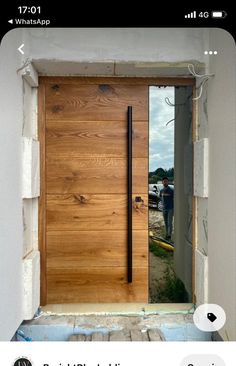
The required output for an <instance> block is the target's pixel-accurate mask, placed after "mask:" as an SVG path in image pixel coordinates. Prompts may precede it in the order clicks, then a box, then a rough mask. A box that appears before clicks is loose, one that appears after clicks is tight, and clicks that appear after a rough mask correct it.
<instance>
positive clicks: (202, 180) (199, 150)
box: [194, 138, 208, 198]
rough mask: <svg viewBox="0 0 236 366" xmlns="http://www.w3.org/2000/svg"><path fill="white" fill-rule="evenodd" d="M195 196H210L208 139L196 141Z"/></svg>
mask: <svg viewBox="0 0 236 366" xmlns="http://www.w3.org/2000/svg"><path fill="white" fill-rule="evenodd" d="M194 196H197V197H203V198H204V197H205V198H206V197H208V139H207V138H204V139H201V140H199V141H196V142H194Z"/></svg>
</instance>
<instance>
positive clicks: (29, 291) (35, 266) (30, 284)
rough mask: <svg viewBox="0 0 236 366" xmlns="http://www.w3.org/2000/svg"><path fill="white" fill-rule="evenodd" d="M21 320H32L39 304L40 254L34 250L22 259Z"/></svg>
mask: <svg viewBox="0 0 236 366" xmlns="http://www.w3.org/2000/svg"><path fill="white" fill-rule="evenodd" d="M23 286H24V287H23V289H24V290H23V319H24V320H29V319H32V318H33V316H34V314H35V313H36V311H37V309H38V307H39V304H40V254H39V251H37V250H34V251H33V252H31V253H30V254H29V255H28V256H27V257H26V258H24V259H23Z"/></svg>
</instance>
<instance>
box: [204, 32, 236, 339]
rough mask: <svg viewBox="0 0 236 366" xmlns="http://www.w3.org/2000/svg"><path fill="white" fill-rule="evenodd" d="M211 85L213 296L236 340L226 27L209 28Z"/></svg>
mask: <svg viewBox="0 0 236 366" xmlns="http://www.w3.org/2000/svg"><path fill="white" fill-rule="evenodd" d="M210 49H212V50H218V55H217V57H210V61H209V67H210V72H213V73H215V77H214V79H213V80H211V81H209V86H208V100H207V105H208V119H209V120H208V124H209V198H208V256H209V302H212V303H217V304H219V305H221V306H222V307H223V308H224V309H225V311H226V315H227V318H228V320H227V323H226V326H225V328H224V329H223V330H222V331H221V332H220V333H221V335H222V336H223V338H224V339H226V340H227V339H230V340H236V224H235V223H236V109H235V108H236V107H235V96H236V70H235V68H236V62H235V61H236V48H235V43H234V41H233V38H232V37H231V36H230V35H229V34H228V33H226V32H225V31H224V30H221V29H212V30H210Z"/></svg>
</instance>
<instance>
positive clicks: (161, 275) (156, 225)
mask: <svg viewBox="0 0 236 366" xmlns="http://www.w3.org/2000/svg"><path fill="white" fill-rule="evenodd" d="M149 234H151V235H149V271H150V272H149V301H150V302H151V303H171V302H174V303H176V302H187V298H186V291H185V288H184V285H183V283H182V282H181V281H180V280H179V279H178V278H177V277H176V275H175V272H174V255H173V251H167V250H165V249H163V248H161V247H160V246H158V245H157V244H156V242H154V241H153V240H152V236H154V237H160V238H164V237H165V224H164V219H163V214H162V212H160V211H158V210H156V209H149ZM173 236H174V232H173ZM172 243H173V241H172ZM173 244H174V243H173Z"/></svg>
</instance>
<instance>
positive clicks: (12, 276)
mask: <svg viewBox="0 0 236 366" xmlns="http://www.w3.org/2000/svg"><path fill="white" fill-rule="evenodd" d="M22 40H23V38H22V31H21V30H18V31H12V32H11V33H9V34H8V35H7V37H5V38H4V39H3V40H2V43H1V47H0V128H1V134H0V167H1V169H0V207H1V210H0V279H1V281H0V299H1V301H0V329H1V332H0V340H1V341H2V340H9V339H11V337H12V336H13V335H14V332H15V331H16V329H17V327H18V326H19V325H20V323H21V321H22V320H23V317H22V254H23V220H22V199H21V196H22V187H21V150H22V149H21V134H22V125H23V110H22V99H23V95H22V78H21V76H20V75H19V74H17V71H16V70H17V69H18V68H19V67H20V66H21V64H22V58H21V55H20V53H19V52H18V51H17V47H19V45H21V43H22Z"/></svg>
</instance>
